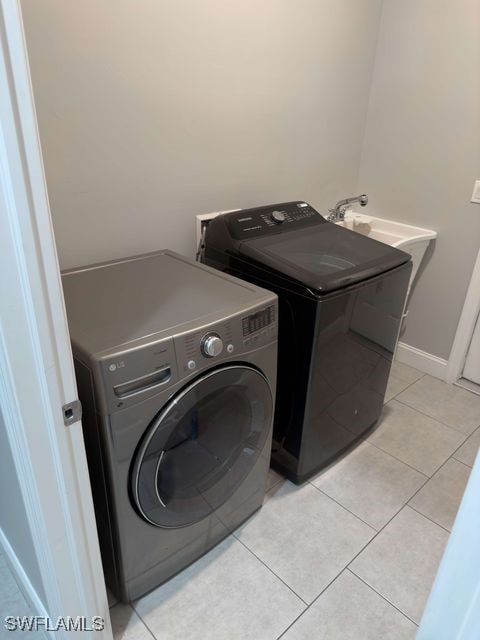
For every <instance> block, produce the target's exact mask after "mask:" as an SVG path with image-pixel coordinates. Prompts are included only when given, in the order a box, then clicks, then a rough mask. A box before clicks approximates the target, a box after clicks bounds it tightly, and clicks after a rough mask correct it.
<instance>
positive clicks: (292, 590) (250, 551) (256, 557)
mask: <svg viewBox="0 0 480 640" xmlns="http://www.w3.org/2000/svg"><path fill="white" fill-rule="evenodd" d="M232 536H233V537H234V538H235V540H236V541H237V542H239V543H240V544H241V545H242V546H243V547H244V548H245V549H246V550H247V551H248V552H249V553H250V554H252V556H253V557H254V558H255V559H256V560H258V561H259V562H260V563H261V564H262V565H263V566H264V567H265V568H266V569H268V571H269V572H270V573H271V574H272V575H274V576H275V577H276V578H277V579H278V580H280V582H281V583H282V584H284V585H285V586H286V587H287V588H288V589H289V590H290V591H291V592H292V593H293V595H295V596H296V597H297V598H298V599H299V600H301V601H302V602H303V604H304V605H305V607H306V608H308V607H309V604H308V602H305V600H304V599H303V598H302V596H300V595H299V594H298V593H297V592H296V591H295V590H294V589H293V588H292V587H291V586H290V585H289V584H287V583H286V582H285V581H284V580H283V579H282V578H281V577H280V576H279V575H277V574H276V573H275V571H274V570H273V569H271V568H270V567H269V566H268V564H266V562H264V561H263V560H262V559H261V558H259V557H258V556H257V554H256V553H254V552H253V551H252V550H251V549H250V548H249V547H247V545H246V544H245V543H244V542H243V541H242V540H240V539H239V538H237V536H236V535H235V533H232ZM305 610H306V609H304V611H305ZM302 613H303V611H302ZM300 615H301V614H300Z"/></svg>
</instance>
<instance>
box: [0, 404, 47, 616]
mask: <svg viewBox="0 0 480 640" xmlns="http://www.w3.org/2000/svg"><path fill="white" fill-rule="evenodd" d="M5 540H6V541H7V542H8V544H9V545H10V547H11V548H12V550H13V553H14V554H15V556H16V558H17V560H18V562H19V564H20V565H21V566H22V568H23V570H24V571H25V573H26V575H27V576H28V579H29V580H30V582H31V584H32V586H33V589H34V590H35V591H36V593H37V595H38V597H39V598H40V600H41V601H42V602H43V603H46V596H45V590H44V587H43V582H42V577H41V574H40V568H39V566H38V561H37V556H36V553H35V547H34V545H33V540H32V535H31V533H30V525H29V523H28V517H27V513H26V511H25V505H24V502H23V496H22V492H21V489H20V484H19V481H18V474H17V470H16V468H15V463H14V461H13V456H12V450H11V448H10V443H9V441H8V436H7V432H6V429H5V423H4V421H3V416H2V413H1V412H0V554H1V552H2V547H3V544H4V543H5ZM7 555H9V556H10V553H9V552H7ZM0 582H5V577H4V576H3V575H1V574H0ZM2 604H4V603H3V602H2ZM8 613H9V614H12V615H17V614H22V613H23V612H21V611H9V612H8ZM2 626H3V621H2Z"/></svg>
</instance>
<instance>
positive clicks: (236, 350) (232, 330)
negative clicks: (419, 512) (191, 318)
mask: <svg viewBox="0 0 480 640" xmlns="http://www.w3.org/2000/svg"><path fill="white" fill-rule="evenodd" d="M277 334H278V326H277V308H276V305H275V304H269V305H267V306H265V305H262V306H261V307H258V308H254V309H252V310H250V312H248V313H247V314H245V315H238V316H235V317H232V318H228V319H226V320H224V321H223V322H218V323H215V324H210V325H208V326H205V327H203V328H199V329H196V330H195V331H190V332H188V333H184V334H180V335H177V336H175V338H174V341H175V351H176V355H177V363H178V370H179V374H180V375H185V374H190V373H193V372H195V371H197V370H200V369H204V367H205V364H207V362H208V364H212V365H214V364H215V362H216V361H220V360H224V359H225V358H233V357H235V358H239V359H241V358H242V354H244V353H247V352H249V351H252V350H253V349H257V348H259V347H262V346H264V345H266V344H269V343H270V342H273V341H274V340H276V339H277Z"/></svg>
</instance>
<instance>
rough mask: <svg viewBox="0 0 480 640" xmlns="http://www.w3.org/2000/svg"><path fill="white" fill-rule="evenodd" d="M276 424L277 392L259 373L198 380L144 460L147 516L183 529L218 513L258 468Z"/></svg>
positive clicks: (137, 477) (153, 435)
mask: <svg viewBox="0 0 480 640" xmlns="http://www.w3.org/2000/svg"><path fill="white" fill-rule="evenodd" d="M272 419H273V399H272V394H271V390H270V387H269V385H268V383H267V381H266V379H265V378H264V376H263V375H262V374H261V373H259V372H258V371H257V370H256V369H254V368H252V367H249V366H246V365H235V366H232V365H230V366H226V367H223V368H220V369H217V370H214V371H212V372H210V373H206V374H205V375H203V376H201V377H200V378H197V379H196V380H195V381H193V382H192V383H191V384H190V385H188V386H187V387H185V388H184V389H183V390H182V391H180V392H179V393H178V394H177V395H176V396H174V397H173V398H172V399H171V400H170V401H169V402H168V403H167V405H166V406H165V407H164V408H163V409H162V410H161V411H160V413H159V414H158V415H157V416H156V418H155V419H154V420H153V422H152V424H151V426H150V427H149V429H148V430H147V432H146V434H145V437H144V439H143V441H142V443H141V445H140V448H139V450H138V452H137V455H136V457H135V460H134V464H133V470H132V495H133V499H134V502H135V504H136V507H137V509H138V510H139V512H140V514H141V515H142V516H143V517H144V518H145V519H146V520H148V521H149V522H150V523H151V524H154V525H157V526H160V527H181V526H185V525H188V524H192V523H194V522H197V521H199V520H201V519H202V518H204V517H206V516H208V515H209V514H210V513H211V512H212V511H215V510H216V509H218V508H219V507H220V506H221V505H222V504H223V503H224V502H225V501H226V500H228V498H229V497H230V496H231V495H232V494H233V493H234V491H235V490H236V489H237V488H238V486H239V485H240V484H241V483H242V481H243V480H244V478H245V477H246V476H247V475H248V473H249V472H250V470H251V469H252V468H253V466H254V465H255V462H256V460H257V458H258V457H259V455H260V453H261V451H262V449H263V447H264V444H265V441H266V439H267V436H268V433H269V430H270V427H271V424H272Z"/></svg>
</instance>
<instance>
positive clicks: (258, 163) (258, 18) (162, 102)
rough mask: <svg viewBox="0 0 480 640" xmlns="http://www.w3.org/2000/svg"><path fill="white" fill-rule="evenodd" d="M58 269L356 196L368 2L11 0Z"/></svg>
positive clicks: (367, 62) (369, 62) (183, 243)
mask: <svg viewBox="0 0 480 640" xmlns="http://www.w3.org/2000/svg"><path fill="white" fill-rule="evenodd" d="M22 10H23V15H24V21H25V28H26V34H27V45H28V49H29V54H30V64H31V71H32V77H33V84H34V91H35V98H36V106H37V111H38V118H39V123H40V135H41V140H42V146H43V152H44V160H45V167H46V173H47V182H48V188H49V193H50V201H51V207H52V213H53V221H54V227H55V234H56V238H57V244H58V251H59V255H60V263H61V266H62V267H64V268H65V267H71V266H77V265H80V264H85V263H89V262H92V261H98V260H105V259H108V258H112V257H117V256H123V255H128V254H134V253H139V252H143V251H149V250H154V249H158V248H162V247H170V248H172V249H176V250H178V251H180V252H183V253H186V254H190V255H192V254H193V252H194V243H195V240H194V234H195V230H194V219H193V215H194V214H195V213H201V212H206V211H211V210H218V209H228V208H234V207H248V206H254V205H259V204H267V203H269V202H275V201H281V200H290V199H306V200H309V201H310V202H312V204H314V205H316V206H317V207H319V208H320V210H324V211H325V210H326V209H327V208H328V207H330V206H332V205H333V204H334V203H335V201H336V200H338V199H340V198H341V197H344V196H346V195H350V194H351V193H352V192H353V191H354V190H355V187H356V182H357V174H358V166H359V159H360V153H361V145H362V140H363V132H364V126H365V118H366V109H367V103H368V93H369V88H370V81H371V73H372V68H373V59H374V53H375V45H376V38H377V32H378V23H379V18H380V12H381V0H355V1H352V0H295V1H292V0H263V1H262V2H258V1H255V0H244V1H243V2H230V1H227V2H226V1H225V0H203V1H202V2H198V0H186V1H184V2H182V3H181V7H180V5H179V3H177V2H166V1H165V2H158V0H141V1H138V0H137V1H133V0H104V1H102V2H99V1H98V0H82V1H81V2H62V1H61V0H23V2H22Z"/></svg>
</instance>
